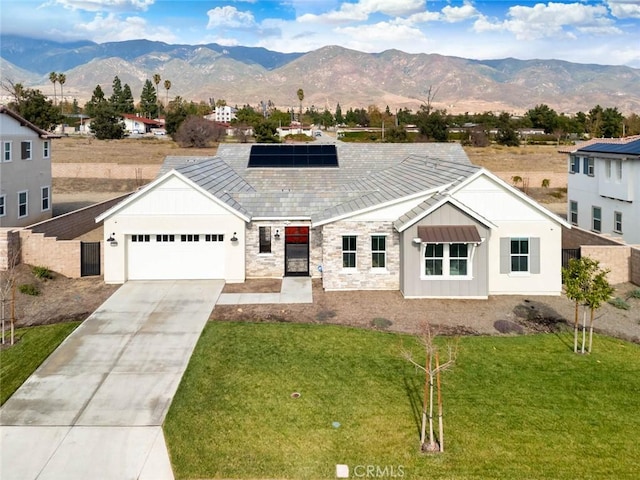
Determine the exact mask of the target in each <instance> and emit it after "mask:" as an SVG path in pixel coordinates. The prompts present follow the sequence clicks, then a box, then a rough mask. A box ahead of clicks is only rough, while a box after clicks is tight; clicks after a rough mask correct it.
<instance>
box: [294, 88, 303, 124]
mask: <svg viewBox="0 0 640 480" xmlns="http://www.w3.org/2000/svg"><path fill="white" fill-rule="evenodd" d="M296 95H297V96H298V100H299V101H300V118H299V119H298V120H299V121H302V101H303V100H304V90H302V89H301V88H299V89H298V91H297V92H296Z"/></svg>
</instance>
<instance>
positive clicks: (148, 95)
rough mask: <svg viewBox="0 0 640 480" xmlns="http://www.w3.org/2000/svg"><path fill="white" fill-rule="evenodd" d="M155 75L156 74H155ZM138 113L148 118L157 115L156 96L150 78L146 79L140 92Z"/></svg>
mask: <svg viewBox="0 0 640 480" xmlns="http://www.w3.org/2000/svg"><path fill="white" fill-rule="evenodd" d="M156 75H157V74H156ZM139 108H140V113H141V114H142V115H144V116H145V117H148V118H157V116H158V96H157V95H156V90H155V88H154V87H153V83H151V80H149V79H147V80H146V81H145V82H144V86H143V87H142V93H141V94H140V107H139Z"/></svg>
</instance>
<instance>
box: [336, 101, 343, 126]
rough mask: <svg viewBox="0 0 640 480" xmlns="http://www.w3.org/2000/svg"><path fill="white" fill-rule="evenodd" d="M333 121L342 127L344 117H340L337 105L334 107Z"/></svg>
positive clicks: (340, 113) (340, 110) (339, 109)
mask: <svg viewBox="0 0 640 480" xmlns="http://www.w3.org/2000/svg"><path fill="white" fill-rule="evenodd" d="M335 119H336V123H337V124H338V125H342V124H343V123H344V117H343V116H342V108H341V107H340V104H339V103H338V104H337V105H336V114H335Z"/></svg>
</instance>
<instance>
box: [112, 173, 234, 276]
mask: <svg viewBox="0 0 640 480" xmlns="http://www.w3.org/2000/svg"><path fill="white" fill-rule="evenodd" d="M116 208H117V207H116ZM104 232H105V233H104V235H105V239H106V238H108V237H109V236H113V238H114V239H115V240H116V241H117V243H118V245H117V246H110V245H109V242H105V249H108V250H107V252H105V253H106V254H105V281H106V282H107V283H122V282H124V281H126V280H156V279H209V278H211V279H224V280H226V281H228V282H242V281H244V276H245V263H244V262H245V260H244V258H245V257H244V234H245V222H244V220H243V219H241V218H240V217H238V216H237V215H235V214H234V213H233V211H231V210H229V208H227V207H225V206H223V205H222V204H220V202H219V201H218V200H216V199H213V198H211V197H210V196H208V195H207V194H205V193H203V192H202V191H200V190H198V189H196V188H194V187H193V186H192V185H190V184H189V183H188V182H187V181H185V180H184V179H182V178H180V177H178V176H169V177H167V178H165V179H164V181H162V182H160V183H158V184H156V185H154V186H153V187H152V188H149V189H148V190H147V191H143V192H141V194H140V195H138V196H137V197H136V198H134V199H133V200H132V201H131V202H130V203H129V204H127V205H125V206H124V207H122V208H120V209H119V210H117V211H116V212H115V213H114V214H113V215H111V216H108V217H107V218H106V219H105V228H104ZM234 235H235V237H236V238H237V239H238V240H237V241H235V242H232V241H231V238H232V237H234Z"/></svg>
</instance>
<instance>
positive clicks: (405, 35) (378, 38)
mask: <svg viewBox="0 0 640 480" xmlns="http://www.w3.org/2000/svg"><path fill="white" fill-rule="evenodd" d="M335 31H336V33H339V34H342V35H345V36H346V37H348V38H347V39H346V40H345V41H344V42H345V43H346V45H345V43H341V44H342V45H345V46H348V47H349V48H357V49H358V50H362V51H367V52H379V51H383V50H388V49H390V48H397V49H403V50H405V51H408V50H412V49H411V48H409V47H411V46H415V45H417V44H419V43H422V42H425V41H426V37H425V35H424V33H422V32H421V31H420V30H419V29H417V28H414V27H411V26H409V25H401V24H398V23H391V22H379V23H376V24H372V25H359V26H353V27H341V28H336V30H335ZM362 39H366V42H363V41H362ZM402 42H404V45H402ZM400 45H402V46H400Z"/></svg>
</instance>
